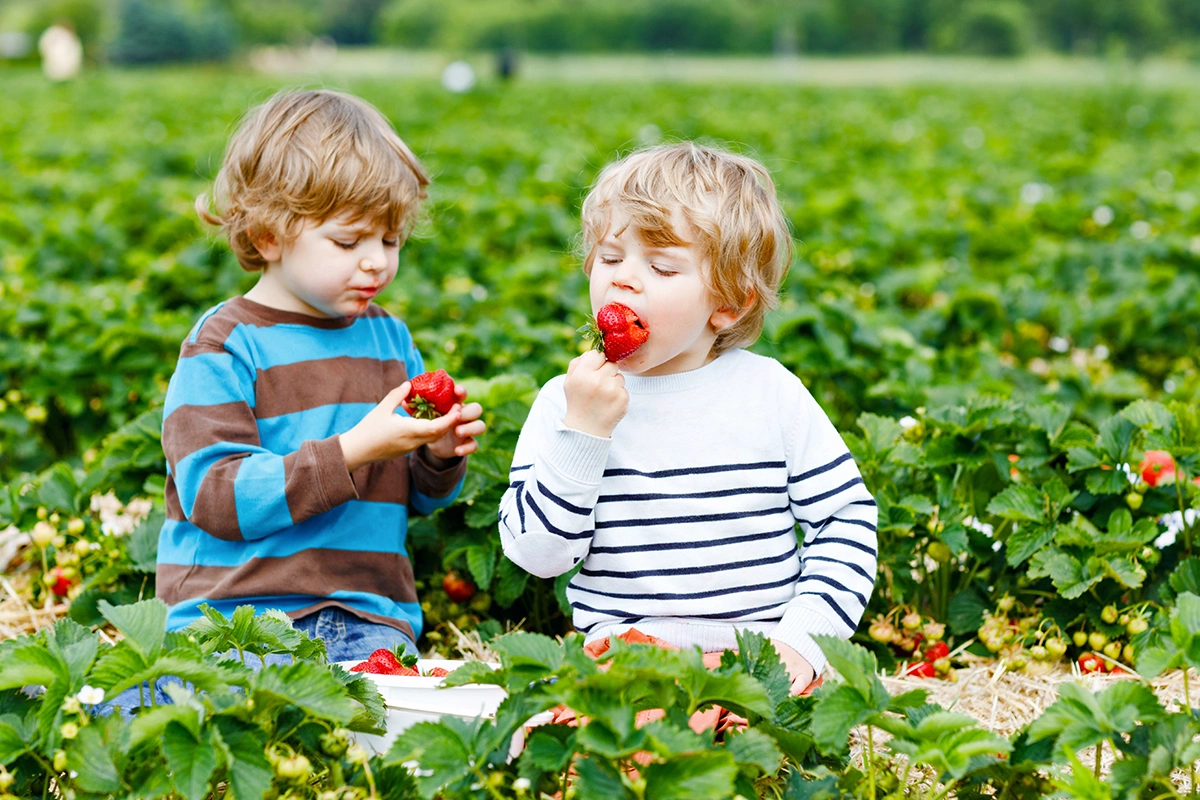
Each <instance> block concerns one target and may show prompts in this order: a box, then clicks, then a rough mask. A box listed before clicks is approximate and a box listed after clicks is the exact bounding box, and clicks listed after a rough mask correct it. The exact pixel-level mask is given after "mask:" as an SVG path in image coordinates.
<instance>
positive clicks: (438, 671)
mask: <svg viewBox="0 0 1200 800" xmlns="http://www.w3.org/2000/svg"><path fill="white" fill-rule="evenodd" d="M449 674H450V670H448V669H446V668H445V667H434V668H433V669H431V670H429V672H426V673H425V675H426V677H429V678H444V677H446V676H447V675H449Z"/></svg>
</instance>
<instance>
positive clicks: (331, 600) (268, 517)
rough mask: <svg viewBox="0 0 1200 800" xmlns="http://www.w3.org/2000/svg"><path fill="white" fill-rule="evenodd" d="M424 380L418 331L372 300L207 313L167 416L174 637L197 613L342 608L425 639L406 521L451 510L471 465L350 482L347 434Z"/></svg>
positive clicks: (386, 471)
mask: <svg viewBox="0 0 1200 800" xmlns="http://www.w3.org/2000/svg"><path fill="white" fill-rule="evenodd" d="M423 371H424V365H423V363H422V360H421V355H420V353H419V352H418V351H417V349H416V347H415V346H414V344H413V341H412V336H411V335H410V334H409V331H408V328H407V327H406V326H405V325H404V323H403V322H401V321H400V320H398V319H396V318H395V317H392V316H391V315H390V314H388V313H387V312H386V311H385V310H383V309H382V308H380V307H379V306H376V305H371V306H368V308H367V311H366V312H365V313H364V314H362V315H359V316H356V317H341V318H330V319H322V318H315V317H310V316H307V315H304V314H298V313H292V312H287V311H280V310H278V309H273V308H269V307H267V306H263V305H261V304H258V303H255V302H253V301H250V300H247V299H245V298H243V297H235V298H233V299H231V300H228V301H226V302H224V303H221V304H220V305H218V306H216V307H214V308H212V309H210V310H209V311H208V312H207V313H205V314H204V315H203V316H202V317H201V319H200V320H199V321H198V322H197V323H196V325H195V327H194V328H193V329H192V331H191V333H190V334H189V335H188V338H187V340H186V341H185V342H184V343H183V346H182V349H181V351H180V357H179V363H178V365H177V366H176V369H175V373H174V375H173V376H172V377H171V382H170V385H169V386H168V389H167V397H166V403H165V407H164V409H163V437H162V441H163V451H164V453H165V454H166V458H167V483H166V517H167V519H166V522H165V523H164V525H163V527H162V531H161V533H160V534H159V545H158V576H157V585H158V594H159V596H160V597H161V598H162V599H163V600H164V601H165V602H166V603H167V604H168V605H169V606H170V612H169V616H168V618H167V624H168V626H169V627H170V628H171V629H179V628H182V627H184V626H186V625H187V624H189V623H190V622H192V621H193V620H195V619H197V618H198V617H199V616H200V612H199V610H198V609H199V606H200V604H202V603H209V604H210V605H212V606H213V607H214V608H216V609H217V610H219V611H221V612H222V613H224V614H226V615H228V614H230V613H232V611H233V609H234V608H235V607H236V606H238V605H244V604H250V605H253V606H255V607H256V608H257V609H259V610H260V611H261V610H263V609H267V608H276V609H280V610H283V611H285V612H287V613H288V614H289V615H291V616H292V617H300V616H303V615H305V614H308V613H312V612H313V611H317V610H319V609H321V608H325V607H327V606H337V607H340V608H343V609H345V610H347V611H349V612H351V613H353V614H355V615H356V616H358V617H360V618H362V619H365V620H368V621H371V622H379V623H383V624H387V625H391V626H392V627H395V628H398V629H400V630H402V631H404V632H405V633H407V634H408V635H409V636H411V637H412V638H413V639H416V638H417V637H418V636H419V635H420V632H421V624H422V618H421V608H420V604H419V602H418V600H417V596H416V591H415V589H414V586H413V571H412V565H411V563H410V562H409V558H408V551H407V548H406V536H407V527H408V515H409V513H418V514H423V513H429V512H431V511H433V510H434V509H436V508H439V507H442V506H445V505H448V504H449V503H450V502H451V501H452V500H453V499H454V497H455V496H456V495H457V493H458V491H459V489H460V487H461V483H462V478H463V475H464V473H465V470H466V462H465V459H458V460H457V461H455V462H453V463H452V464H451V465H450V466H448V467H447V466H442V467H441V468H439V467H438V466H434V465H433V464H432V463H430V462H429V461H428V460H427V459H426V458H425V456H424V450H423V449H422V450H419V451H416V452H414V453H412V454H410V455H409V456H405V457H401V458H395V459H391V460H388V461H382V462H378V463H374V464H369V465H367V466H364V467H362V468H360V469H358V470H355V472H354V473H353V474H351V473H350V472H349V470H348V469H347V467H346V462H345V460H344V456H343V454H342V449H341V443H340V440H339V435H340V434H341V433H344V432H345V431H347V430H349V429H350V428H351V427H353V426H354V425H355V424H357V423H358V422H359V421H360V420H361V419H362V418H363V417H364V416H365V415H366V414H367V412H369V411H370V410H371V409H372V408H374V407H375V406H376V405H377V404H378V403H379V402H380V401H381V400H382V399H383V397H384V395H386V394H387V393H388V392H389V391H390V390H391V389H393V388H395V387H396V386H399V385H400V384H401V383H403V382H404V381H405V380H407V379H408V377H409V376H414V375H417V374H420V373H421V372H423ZM397 413H403V412H397Z"/></svg>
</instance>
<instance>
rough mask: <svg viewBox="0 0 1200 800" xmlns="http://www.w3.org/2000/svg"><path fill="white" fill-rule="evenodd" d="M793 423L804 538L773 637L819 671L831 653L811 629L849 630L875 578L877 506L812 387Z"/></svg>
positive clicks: (792, 479) (796, 503)
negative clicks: (798, 564) (788, 600)
mask: <svg viewBox="0 0 1200 800" xmlns="http://www.w3.org/2000/svg"><path fill="white" fill-rule="evenodd" d="M794 424H795V430H794V431H793V432H792V436H791V442H790V445H789V447H790V452H789V457H788V496H789V498H790V499H791V507H792V514H793V515H794V516H795V518H796V521H797V522H798V523H799V525H800V529H801V530H802V531H803V532H804V546H803V548H802V549H801V552H800V558H801V573H800V579H799V581H798V582H797V584H796V596H795V598H794V599H793V600H792V601H791V603H789V604H788V606H787V608H786V609H785V610H784V614H783V619H781V620H780V622H779V625H778V627H777V628H776V629H775V630H774V632H772V634H771V638H773V639H776V640H778V641H780V642H782V643H784V644H786V645H788V646H789V647H790V648H792V649H793V650H794V651H795V653H796V654H798V655H799V656H800V657H802V658H803V659H804V660H805V661H807V662H808V663H809V664H811V665H812V668H813V670H814V671H815V673H816V674H818V675H819V674H820V672H821V670H822V668H823V667H824V665H825V656H824V655H823V654H822V653H821V649H820V648H819V647H818V646H817V644H816V642H814V641H813V640H812V638H811V637H812V634H817V633H823V634H832V635H835V636H840V637H841V638H843V639H848V638H850V636H851V635H852V634H853V633H854V629H855V628H856V627H857V626H858V621H859V620H860V619H861V618H862V615H863V612H864V611H865V610H866V605H867V600H868V599H870V596H871V591H872V589H873V588H874V586H875V568H876V553H877V541H876V534H875V525H876V521H877V517H878V508H877V507H876V505H875V500H874V499H873V498H872V497H871V493H870V492H868V491H867V487H866V486H865V485H864V484H863V480H862V476H861V475H860V474H859V471H858V467H857V465H855V463H854V459H853V458H852V457H851V455H850V451H849V450H848V449H847V448H846V444H845V442H843V441H842V437H841V436H840V435H839V434H838V432H837V430H836V429H835V428H834V427H833V423H831V422H830V421H829V417H827V416H826V415H825V412H824V411H822V410H821V407H820V406H819V405H818V404H817V402H816V400H814V399H813V398H812V395H810V394H809V393H808V391H807V390H805V389H801V398H800V408H799V418H798V419H797V420H796V421H795V423H794ZM787 655H788V656H791V655H792V654H787ZM793 660H795V659H793ZM799 688H803V687H799Z"/></svg>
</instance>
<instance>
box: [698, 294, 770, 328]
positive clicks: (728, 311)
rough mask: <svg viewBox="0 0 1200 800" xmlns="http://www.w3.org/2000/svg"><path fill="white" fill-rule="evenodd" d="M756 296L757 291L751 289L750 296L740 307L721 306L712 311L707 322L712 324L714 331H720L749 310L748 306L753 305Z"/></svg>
mask: <svg viewBox="0 0 1200 800" xmlns="http://www.w3.org/2000/svg"><path fill="white" fill-rule="evenodd" d="M756 297H758V295H757V293H755V292H754V291H751V292H750V296H749V297H747V298H746V304H745V305H744V306H742V307H741V308H735V307H734V306H721V307H720V308H718V309H717V310H716V311H714V312H713V313H712V316H711V317H709V318H708V324H709V325H711V326H712V328H713V330H714V331H716V332H717V333H720V332H721V331H723V330H725V329H726V328H728V327H729V326H731V325H733V324H734V323H736V322H737V321H738V320H739V319H741V318H742V316H743V315H745V313H746V312H747V311H749V310H750V306H752V305H754V299H755V298H756Z"/></svg>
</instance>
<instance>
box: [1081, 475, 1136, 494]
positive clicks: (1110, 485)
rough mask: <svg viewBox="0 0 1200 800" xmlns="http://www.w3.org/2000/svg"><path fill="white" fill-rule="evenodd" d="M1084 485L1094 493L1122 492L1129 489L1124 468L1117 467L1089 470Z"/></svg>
mask: <svg viewBox="0 0 1200 800" xmlns="http://www.w3.org/2000/svg"><path fill="white" fill-rule="evenodd" d="M1086 485H1087V490H1088V491H1089V492H1091V493H1092V494H1096V495H1105V494H1122V493H1124V492H1127V491H1129V479H1128V478H1126V477H1125V472H1124V470H1119V469H1110V470H1097V471H1096V472H1089V473H1088V476H1087V482H1086Z"/></svg>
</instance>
